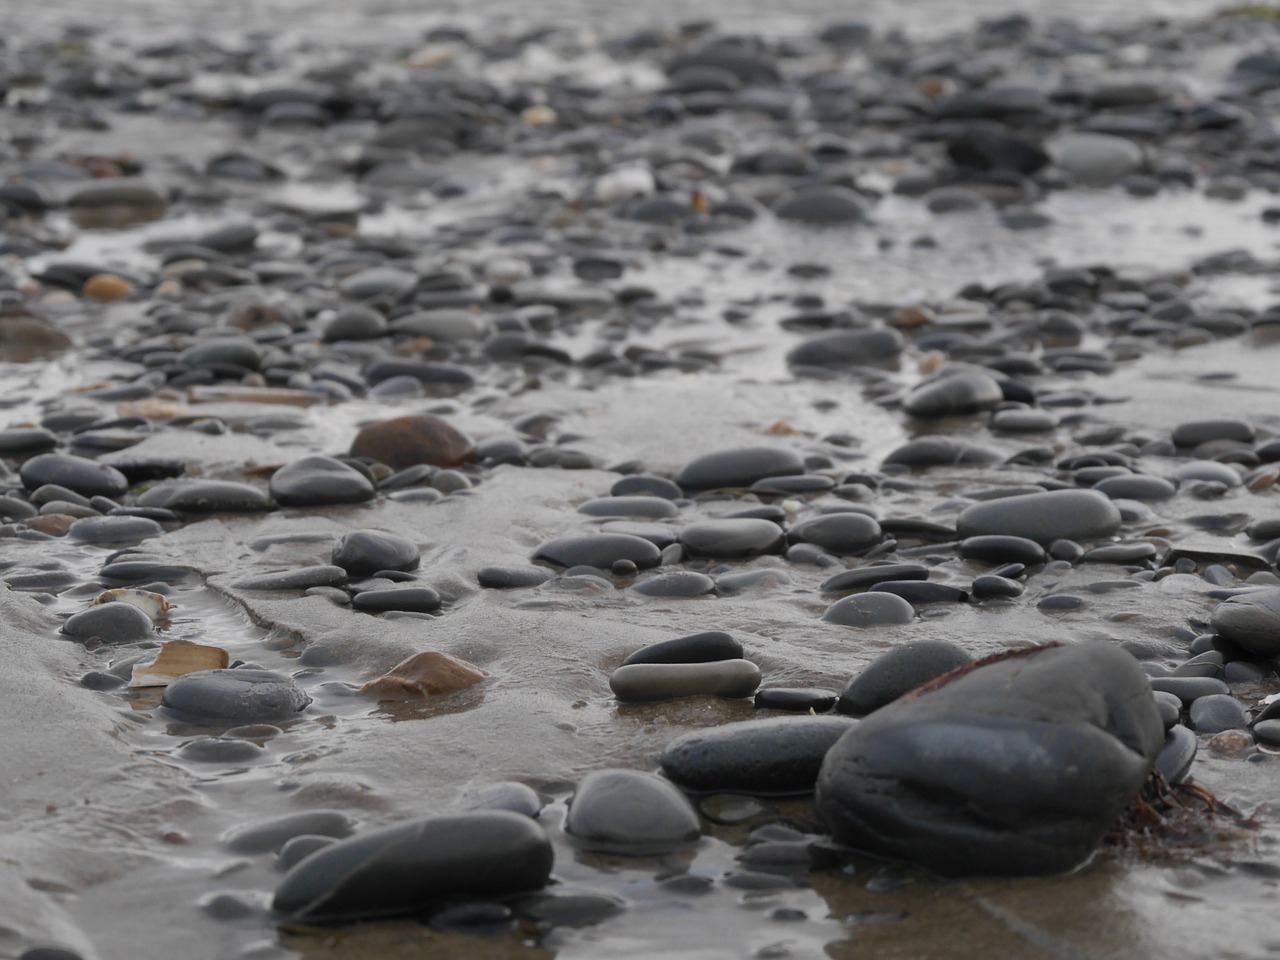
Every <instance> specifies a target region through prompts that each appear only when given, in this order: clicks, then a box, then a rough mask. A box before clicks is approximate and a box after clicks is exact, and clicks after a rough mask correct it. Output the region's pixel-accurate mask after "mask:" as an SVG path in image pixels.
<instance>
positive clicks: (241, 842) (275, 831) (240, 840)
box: [220, 810, 355, 853]
mask: <svg viewBox="0 0 1280 960" xmlns="http://www.w3.org/2000/svg"><path fill="white" fill-rule="evenodd" d="M354 828H355V823H354V821H352V819H351V817H349V816H348V815H347V814H345V813H342V812H341V811H339V810H301V811H299V812H297V813H286V814H284V815H282V816H279V817H272V818H271V819H269V820H258V821H255V822H253V823H246V824H243V825H241V826H238V827H234V828H232V829H231V830H228V831H227V832H226V833H224V834H223V835H222V837H221V838H220V839H221V840H222V845H223V846H225V847H226V848H227V849H228V850H230V851H231V852H232V853H274V852H275V851H277V850H279V849H280V848H281V847H282V846H284V845H285V844H286V843H287V842H288V841H290V840H292V839H293V838H294V837H300V836H303V835H316V836H323V837H331V838H333V839H337V840H340V839H342V838H343V837H348V836H350V835H351V831H352V830H353V829H354Z"/></svg>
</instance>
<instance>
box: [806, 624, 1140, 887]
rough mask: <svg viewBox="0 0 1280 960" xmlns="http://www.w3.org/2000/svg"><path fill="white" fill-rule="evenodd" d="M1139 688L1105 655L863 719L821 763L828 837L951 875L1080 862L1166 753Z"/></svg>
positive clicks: (982, 677)
mask: <svg viewBox="0 0 1280 960" xmlns="http://www.w3.org/2000/svg"><path fill="white" fill-rule="evenodd" d="M1149 689H1150V688H1149V687H1148V685H1147V678H1146V676H1145V675H1144V674H1143V672H1142V669H1141V667H1139V665H1138V663H1137V661H1135V660H1134V659H1133V658H1132V657H1131V656H1129V654H1127V653H1125V652H1124V651H1123V650H1120V649H1119V648H1117V647H1114V646H1111V645H1109V644H1103V643H1082V644H1075V645H1072V646H1066V647H1056V648H1047V649H1041V650H1039V651H1036V652H1034V653H1030V654H1023V655H1021V656H1014V657H1011V658H1009V659H1005V660H1002V661H998V662H995V663H990V664H987V665H985V666H982V667H979V668H977V669H975V670H973V671H971V672H969V673H967V674H964V675H962V676H960V677H958V678H957V679H955V680H953V681H951V682H950V683H948V684H946V685H944V686H942V687H940V688H938V689H935V690H932V691H930V692H928V693H924V694H922V695H921V696H918V697H915V698H912V699H904V700H899V701H898V702H897V703H893V704H890V705H889V706H886V707H883V708H882V709H880V710H877V711H876V712H875V713H873V714H871V715H870V716H869V717H867V718H866V719H864V720H862V721H860V722H859V723H858V724H857V725H856V726H854V727H853V728H852V729H851V730H850V731H849V732H848V733H846V734H845V735H844V736H843V737H841V739H840V740H839V741H838V742H837V743H836V745H835V746H833V747H832V748H831V750H830V751H829V752H828V753H827V756H826V759H825V760H824V761H823V766H822V771H821V773H820V774H819V777H818V784H817V793H816V805H817V810H818V815H819V817H820V818H821V819H822V821H823V822H824V823H825V824H826V826H827V827H828V829H829V830H830V831H831V833H832V835H833V836H834V837H835V839H836V840H837V841H838V842H840V843H844V844H847V845H849V846H852V847H855V848H857V849H861V850H865V851H867V852H869V853H873V854H876V855H879V856H887V857H891V858H893V859H899V860H909V861H912V862H914V863H918V864H920V865H922V866H924V867H927V868H928V869H930V870H933V871H935V872H937V873H941V874H944V875H949V876H955V875H960V876H965V875H995V876H1018V875H1048V874H1056V873H1062V872H1063V871H1066V870H1070V869H1072V868H1073V867H1075V866H1077V865H1079V864H1080V863H1082V862H1084V861H1085V860H1086V859H1087V858H1088V857H1089V856H1090V855H1091V854H1092V853H1093V851H1094V849H1095V848H1096V847H1097V845H1098V844H1099V843H1100V842H1101V841H1102V839H1103V837H1104V836H1105V834H1106V833H1107V831H1108V830H1110V829H1111V827H1112V825H1113V824H1114V823H1115V820H1116V817H1117V816H1118V815H1119V814H1120V812H1121V811H1122V810H1124V808H1125V807H1126V806H1127V805H1128V804H1129V803H1130V802H1131V801H1132V800H1133V798H1134V797H1135V796H1137V794H1138V791H1139V790H1140V789H1141V788H1142V786H1143V784H1144V783H1145V782H1146V780H1147V776H1148V774H1149V773H1150V771H1151V768H1152V766H1153V764H1154V763H1155V760H1156V757H1157V755H1158V754H1159V752H1160V749H1161V747H1162V745H1163V743H1164V739H1165V734H1164V725H1163V724H1162V723H1161V722H1160V715H1159V712H1158V711H1157V710H1156V706H1155V703H1154V702H1153V701H1152V699H1151V696H1150V694H1149V693H1148V691H1149Z"/></svg>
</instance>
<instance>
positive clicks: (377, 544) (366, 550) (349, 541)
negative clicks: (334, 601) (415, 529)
mask: <svg viewBox="0 0 1280 960" xmlns="http://www.w3.org/2000/svg"><path fill="white" fill-rule="evenodd" d="M421 556H422V555H421V553H420V552H419V550H418V548H417V547H415V546H414V545H413V544H412V543H410V542H409V541H408V540H406V539H405V538H404V537H401V536H397V535H396V534H394V533H385V532H384V531H382V530H353V531H352V532H351V533H348V534H345V535H344V536H343V537H342V539H341V540H339V541H338V542H337V543H336V544H334V547H333V556H332V559H333V565H334V566H337V567H341V568H342V569H343V570H345V571H347V573H349V574H351V575H352V576H353V577H367V576H369V575H370V574H373V573H377V572H378V571H379V570H414V569H416V568H417V566H418V562H419V560H420V559H421Z"/></svg>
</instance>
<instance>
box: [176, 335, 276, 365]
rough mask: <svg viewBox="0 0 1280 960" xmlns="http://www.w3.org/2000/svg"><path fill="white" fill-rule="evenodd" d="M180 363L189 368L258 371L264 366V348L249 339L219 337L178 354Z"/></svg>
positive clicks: (194, 345)
mask: <svg viewBox="0 0 1280 960" xmlns="http://www.w3.org/2000/svg"><path fill="white" fill-rule="evenodd" d="M178 363H182V364H185V365H186V366H188V367H197V368H199V367H207V368H211V369H217V368H219V367H226V366H230V367H243V368H244V369H246V370H257V369H258V367H260V366H261V365H262V348H261V347H259V346H258V345H257V344H256V343H254V342H253V341H252V340H250V339H249V338H248V337H219V338H218V339H216V340H211V341H209V342H207V343H197V344H193V345H192V346H190V347H187V349H185V350H183V351H182V352H181V353H180V354H178Z"/></svg>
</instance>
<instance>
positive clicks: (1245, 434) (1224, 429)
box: [1172, 420, 1257, 447]
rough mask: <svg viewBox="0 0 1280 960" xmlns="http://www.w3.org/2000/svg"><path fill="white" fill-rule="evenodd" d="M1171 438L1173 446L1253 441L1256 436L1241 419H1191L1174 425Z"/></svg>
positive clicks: (1251, 428)
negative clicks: (1227, 441)
mask: <svg viewBox="0 0 1280 960" xmlns="http://www.w3.org/2000/svg"><path fill="white" fill-rule="evenodd" d="M1172 439H1173V445H1174V446H1175V447H1198V446H1200V444H1202V443H1211V442H1212V441H1214V440H1235V441H1236V442H1237V443H1253V442H1254V440H1255V439H1257V437H1256V434H1255V433H1254V429H1253V427H1251V426H1250V425H1249V424H1247V423H1245V422H1244V421H1243V420H1193V421H1190V422H1188V423H1180V424H1178V425H1177V426H1176V427H1174V428H1173V436H1172Z"/></svg>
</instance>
